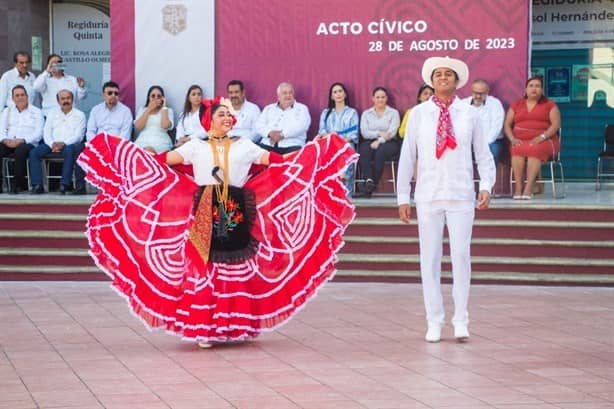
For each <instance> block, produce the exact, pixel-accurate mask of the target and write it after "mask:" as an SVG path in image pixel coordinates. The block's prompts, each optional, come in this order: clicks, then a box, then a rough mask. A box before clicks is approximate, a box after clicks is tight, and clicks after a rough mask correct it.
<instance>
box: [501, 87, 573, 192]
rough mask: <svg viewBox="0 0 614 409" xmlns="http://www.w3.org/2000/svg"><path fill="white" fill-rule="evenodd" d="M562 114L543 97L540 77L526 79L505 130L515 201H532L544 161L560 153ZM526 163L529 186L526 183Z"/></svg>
mask: <svg viewBox="0 0 614 409" xmlns="http://www.w3.org/2000/svg"><path fill="white" fill-rule="evenodd" d="M560 127H561V112H560V111H559V108H558V106H557V105H556V104H555V103H554V102H553V101H551V100H549V99H548V98H546V96H544V84H543V81H542V78H541V77H532V78H529V79H528V80H527V83H526V89H525V96H524V98H522V99H520V100H518V101H516V102H515V103H514V104H512V106H510V108H509V110H508V111H507V115H506V117H505V123H504V125H503V130H504V132H505V136H507V138H508V139H509V140H510V143H511V148H510V149H511V156H512V172H513V175H514V182H515V188H514V196H513V198H514V199H525V200H528V199H531V197H532V189H533V184H534V183H535V179H536V178H537V175H538V174H539V170H540V168H541V165H542V163H543V162H545V161H547V160H548V159H549V158H550V157H552V156H554V155H555V154H557V153H558V152H559V151H560V149H561V146H560V144H559V136H558V132H559V128H560ZM525 161H526V184H525V183H524V181H525Z"/></svg>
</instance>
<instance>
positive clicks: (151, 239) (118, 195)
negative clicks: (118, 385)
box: [79, 101, 356, 347]
mask: <svg viewBox="0 0 614 409" xmlns="http://www.w3.org/2000/svg"><path fill="white" fill-rule="evenodd" d="M213 102H214V103H213V104H212V105H211V106H210V107H209V109H208V110H207V112H206V113H205V115H204V117H203V127H204V128H205V129H206V130H207V131H208V132H209V139H208V140H205V141H203V140H199V139H194V140H191V141H190V142H188V143H186V144H184V145H182V146H181V147H180V148H178V149H177V150H174V151H170V152H168V153H164V154H161V155H157V156H152V155H151V154H148V153H147V152H145V151H144V150H143V149H141V148H139V147H138V146H136V145H135V144H133V143H130V142H127V141H125V140H123V139H121V138H116V137H113V136H110V135H106V134H100V135H98V136H96V137H95V138H94V139H93V140H92V141H91V142H90V143H88V145H87V147H86V149H85V150H84V151H83V153H82V154H81V156H80V157H79V164H80V165H81V166H82V167H83V168H84V169H87V172H88V180H89V181H90V182H91V183H92V184H94V185H95V186H97V187H98V188H99V189H100V190H101V192H100V193H99V195H98V197H97V198H96V200H95V202H94V203H93V204H92V207H91V208H90V214H89V217H88V226H87V236H88V240H89V244H90V247H91V251H90V254H91V255H92V257H93V258H94V260H95V261H96V263H97V265H98V266H99V267H100V268H101V269H102V270H103V271H104V272H105V273H106V274H107V275H109V277H111V279H112V280H113V283H112V285H113V287H114V288H115V289H116V290H117V291H118V292H119V293H120V294H121V295H123V296H124V297H125V298H126V299H127V300H128V301H129V304H130V307H131V309H132V311H133V312H134V313H135V315H137V316H138V317H139V318H140V319H141V320H142V321H143V322H144V323H145V324H146V326H147V327H148V328H150V329H154V328H161V329H165V330H167V331H168V332H171V333H174V334H176V335H179V336H181V337H182V338H183V339H186V340H191V341H197V342H200V343H202V346H203V347H206V346H209V345H208V344H209V343H211V342H225V341H233V340H245V339H250V338H254V337H256V336H258V335H259V334H260V333H261V332H263V331H267V330H273V329H274V328H276V327H278V326H280V325H282V324H284V323H285V322H286V321H287V320H288V319H289V318H290V317H291V316H292V315H293V314H294V313H295V312H296V311H298V310H299V309H300V308H301V307H302V306H303V305H304V304H305V302H306V301H307V300H309V299H310V298H311V297H312V296H313V295H315V293H316V291H317V289H318V288H319V287H320V286H321V285H322V284H323V283H324V282H326V281H327V280H329V279H331V278H332V276H333V275H334V272H335V268H334V263H335V261H336V258H337V257H336V254H337V252H338V251H339V250H340V248H341V247H342V246H343V240H342V235H343V232H344V231H345V229H346V227H347V225H348V224H349V223H350V222H351V220H352V219H353V217H354V207H353V206H352V204H351V202H349V201H348V199H347V197H346V191H345V188H344V186H343V184H342V183H341V182H340V178H339V175H340V174H341V173H342V172H343V170H344V169H345V168H346V167H347V166H348V165H349V164H351V163H353V162H355V161H356V153H355V152H354V151H353V150H352V148H351V147H350V146H349V145H348V144H346V143H345V142H344V141H343V139H341V138H339V137H338V136H336V135H331V136H330V137H326V138H322V139H317V140H315V141H313V142H310V143H308V144H307V145H306V146H305V147H304V148H303V149H301V150H300V151H297V152H294V153H292V154H289V155H288V156H286V157H281V156H280V155H276V154H273V153H269V152H267V151H264V150H262V149H261V148H260V147H258V146H257V145H254V144H253V143H252V142H251V141H250V140H248V139H244V138H236V139H232V138H229V137H228V135H227V133H228V131H229V130H230V129H231V128H232V125H233V124H234V120H233V119H234V118H233V116H232V107H231V106H228V105H225V104H219V103H217V102H220V101H213ZM222 102H223V101H222ZM209 103H211V101H209V102H208V104H209ZM252 164H260V165H268V168H266V169H265V170H264V171H262V172H260V173H259V174H257V175H256V176H254V177H252V178H251V179H248V170H249V168H250V166H251V165H252ZM168 165H180V166H183V167H185V165H187V166H188V167H190V165H191V167H192V168H193V174H194V177H193V178H192V177H190V176H187V175H186V174H184V173H181V172H178V171H176V170H174V169H172V168H170V167H169V166H168Z"/></svg>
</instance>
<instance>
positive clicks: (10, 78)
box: [0, 68, 37, 109]
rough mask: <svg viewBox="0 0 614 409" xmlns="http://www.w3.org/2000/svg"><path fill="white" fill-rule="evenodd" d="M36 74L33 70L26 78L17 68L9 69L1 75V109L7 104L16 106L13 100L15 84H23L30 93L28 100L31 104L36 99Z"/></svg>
mask: <svg viewBox="0 0 614 409" xmlns="http://www.w3.org/2000/svg"><path fill="white" fill-rule="evenodd" d="M35 79H36V76H35V75H34V74H32V73H31V72H28V75H27V76H26V78H22V77H21V75H19V71H18V70H17V68H13V69H12V70H8V71H7V72H5V73H4V74H2V77H0V109H2V108H4V107H5V106H8V107H11V106H15V103H14V102H13V87H14V86H15V85H23V87H24V88H25V89H26V91H27V93H28V101H29V102H30V105H32V104H33V103H34V101H36V94H37V93H36V91H35V90H34V80H35Z"/></svg>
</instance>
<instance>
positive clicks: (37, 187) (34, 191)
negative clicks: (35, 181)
mask: <svg viewBox="0 0 614 409" xmlns="http://www.w3.org/2000/svg"><path fill="white" fill-rule="evenodd" d="M42 193H45V189H44V188H43V186H42V185H34V186H32V189H31V190H30V194H33V195H40V194H42Z"/></svg>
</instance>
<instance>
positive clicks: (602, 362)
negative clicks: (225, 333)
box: [0, 282, 614, 409]
mask: <svg viewBox="0 0 614 409" xmlns="http://www.w3.org/2000/svg"><path fill="white" fill-rule="evenodd" d="M445 289H446V292H447V293H448V299H447V301H448V305H449V304H451V302H450V299H449V292H450V287H449V286H446V287H445ZM470 314H471V319H472V323H471V326H470V329H471V332H472V338H471V340H470V342H469V343H467V344H457V343H456V342H454V341H453V340H451V332H452V329H451V327H446V328H445V330H444V337H445V339H444V340H443V341H442V342H441V343H439V344H427V343H425V342H424V341H423V336H424V322H423V309H422V298H421V292H420V287H419V286H418V285H415V284H382V283H377V284H373V283H360V284H349V283H332V284H329V285H327V286H326V287H325V288H324V289H323V290H322V291H321V294H320V295H319V297H318V298H316V299H315V300H313V301H312V302H311V303H310V304H309V305H308V306H307V308H306V309H305V310H304V311H302V312H301V313H299V314H298V316H296V317H295V318H294V319H293V320H292V321H291V322H290V323H289V324H288V325H286V326H285V327H283V328H282V329H280V330H278V331H276V332H274V333H270V334H265V335H263V336H262V337H261V338H260V339H258V340H256V341H252V342H248V343H241V344H234V345H223V346H217V347H214V348H213V349H211V350H199V349H198V348H197V347H196V346H194V345H193V344H189V343H185V342H180V341H179V340H178V339H177V338H176V337H173V336H170V335H167V334H165V333H160V332H156V333H149V332H148V331H147V330H146V329H145V328H144V327H143V326H142V325H141V323H140V322H139V321H138V320H137V319H135V318H134V317H133V316H132V315H131V314H130V313H129V312H128V308H127V306H126V303H125V302H124V300H123V299H121V298H120V297H119V296H117V295H116V294H115V293H114V292H113V291H112V290H111V289H110V288H109V287H108V284H107V283H103V282H92V283H90V282H80V283H72V282H46V283H39V282H0V347H1V349H0V408H10V409H20V408H80V409H89V408H131V409H134V408H147V409H156V408H216V409H217V408H258V409H260V408H284V409H286V408H314V409H315V408H335V409H347V408H378V409H382V408H461V409H462V408H466V409H468V408H471V409H481V408H501V409H503V408H506V409H512V408H514V409H520V408H524V409H546V408H551V409H554V408H560V409H605V408H614V289H613V288H564V287H514V286H474V287H473V289H472V299H471V310H470ZM449 315H450V314H449Z"/></svg>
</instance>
